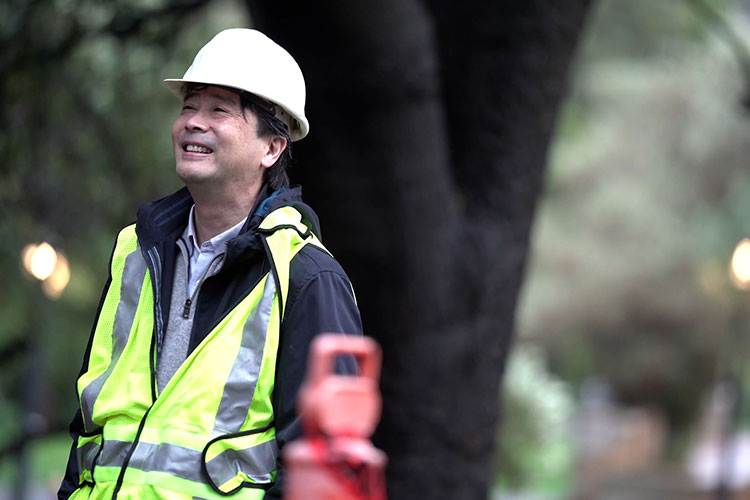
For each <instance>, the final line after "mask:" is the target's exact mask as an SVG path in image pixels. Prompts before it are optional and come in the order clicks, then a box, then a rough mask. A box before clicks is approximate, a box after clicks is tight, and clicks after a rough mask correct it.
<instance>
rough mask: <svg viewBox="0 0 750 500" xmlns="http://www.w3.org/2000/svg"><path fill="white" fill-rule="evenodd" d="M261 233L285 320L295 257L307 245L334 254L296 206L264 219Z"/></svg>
mask: <svg viewBox="0 0 750 500" xmlns="http://www.w3.org/2000/svg"><path fill="white" fill-rule="evenodd" d="M258 230H259V232H260V233H261V234H262V235H263V237H264V238H263V239H264V242H265V243H264V245H265V248H266V254H267V256H268V258H269V260H270V261H271V269H272V272H273V277H274V280H276V288H277V290H278V291H279V306H280V307H279V308H280V312H281V320H282V321H283V320H284V311H286V299H287V296H288V292H289V269H290V265H291V262H292V259H293V258H294V256H295V255H297V253H298V252H299V251H300V250H302V248H304V247H305V245H314V246H316V247H318V248H320V249H321V250H323V251H325V252H326V253H328V254H329V255H330V252H329V251H328V250H327V249H326V247H324V246H323V243H321V242H320V240H319V239H318V237H317V236H315V234H314V233H313V232H312V231H311V230H310V228H309V227H307V226H306V225H305V224H303V223H302V214H301V213H300V212H299V211H298V210H297V209H296V208H294V207H290V206H286V207H281V208H278V209H276V210H274V211H273V212H271V213H270V214H268V215H267V216H266V218H265V219H263V221H262V222H261V223H260V226H258Z"/></svg>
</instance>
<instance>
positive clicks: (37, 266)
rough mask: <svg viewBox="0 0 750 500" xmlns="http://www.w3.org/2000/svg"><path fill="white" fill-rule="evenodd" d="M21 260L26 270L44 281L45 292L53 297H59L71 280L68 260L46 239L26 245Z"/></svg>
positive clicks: (43, 288)
mask: <svg viewBox="0 0 750 500" xmlns="http://www.w3.org/2000/svg"><path fill="white" fill-rule="evenodd" d="M21 261H22V262H23V267H24V269H25V270H26V272H27V273H29V274H30V275H31V276H33V277H34V278H36V279H37V280H39V281H41V282H42V290H43V291H44V294H45V295H47V297H49V298H51V299H57V298H58V297H59V296H60V295H61V294H62V292H63V290H65V287H66V286H67V285H68V281H70V267H69V266H68V260H67V259H66V258H65V256H64V255H63V254H62V252H59V251H57V250H55V249H54V247H53V246H52V245H50V244H49V243H47V242H46V241H43V242H42V243H39V244H38V245H37V244H35V243H32V244H29V245H26V247H24V249H23V250H22V251H21Z"/></svg>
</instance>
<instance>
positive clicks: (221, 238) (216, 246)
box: [186, 204, 245, 255]
mask: <svg viewBox="0 0 750 500" xmlns="http://www.w3.org/2000/svg"><path fill="white" fill-rule="evenodd" d="M244 224H245V220H244V219H243V220H241V221H239V222H238V223H237V224H235V225H234V226H232V227H230V228H229V229H227V230H226V231H224V232H223V233H221V234H217V235H216V236H214V237H213V238H211V239H210V240H207V241H204V242H203V245H201V246H199V245H198V236H197V235H196V233H195V204H193V206H192V207H191V208H190V216H189V217H188V225H187V228H186V232H187V235H186V236H187V240H188V241H189V242H190V247H191V248H192V250H193V251H191V252H190V253H191V254H192V255H197V254H196V253H195V252H196V251H197V252H198V253H200V252H210V253H224V249H225V248H226V246H227V242H228V241H229V240H231V239H232V238H234V237H235V236H237V235H238V234H239V232H240V231H241V230H242V226H243V225H244Z"/></svg>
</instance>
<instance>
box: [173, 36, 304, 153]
mask: <svg viewBox="0 0 750 500" xmlns="http://www.w3.org/2000/svg"><path fill="white" fill-rule="evenodd" d="M189 83H198V84H206V85H221V86H225V87H231V88H235V89H238V90H244V91H246V92H249V93H251V94H254V95H256V96H258V97H260V98H262V99H265V100H267V101H270V102H271V103H273V104H275V105H276V106H277V107H278V108H281V109H280V110H279V109H278V108H277V110H276V117H277V118H279V119H281V120H282V121H284V122H285V123H286V124H287V126H288V127H289V132H290V135H291V138H292V141H297V140H299V139H302V138H303V137H305V136H306V135H307V133H308V131H309V130H310V125H309V123H308V121H307V118H306V117H305V96H306V92H305V80H304V77H303V76H302V70H300V67H299V65H298V64H297V62H296V61H295V60H294V58H293V57H292V56H291V55H290V54H289V52H287V51H286V50H284V49H283V48H282V47H281V46H280V45H278V44H277V43H276V42H274V41H273V40H271V39H270V38H268V37H267V36H266V35H264V34H263V33H261V32H260V31H257V30H252V29H246V28H231V29H227V30H224V31H221V32H219V33H218V34H217V35H216V36H214V37H213V38H212V39H211V40H210V41H209V42H208V43H207V44H206V45H204V46H203V47H202V48H201V49H200V51H198V54H196V56H195V59H194V60H193V63H192V64H191V65H190V67H189V68H188V69H187V71H186V72H185V75H184V76H183V77H182V78H171V79H166V80H164V85H165V86H166V87H167V88H168V89H169V90H171V91H172V93H173V94H175V95H176V96H177V97H179V98H180V99H184V97H185V91H186V87H187V84H189ZM280 111H283V112H280Z"/></svg>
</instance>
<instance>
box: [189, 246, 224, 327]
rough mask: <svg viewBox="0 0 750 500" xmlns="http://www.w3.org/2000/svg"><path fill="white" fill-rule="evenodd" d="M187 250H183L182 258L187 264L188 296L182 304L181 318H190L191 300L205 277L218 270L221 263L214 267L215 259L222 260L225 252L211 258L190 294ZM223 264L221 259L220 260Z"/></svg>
mask: <svg viewBox="0 0 750 500" xmlns="http://www.w3.org/2000/svg"><path fill="white" fill-rule="evenodd" d="M186 254H187V252H183V260H185V261H186V266H187V281H188V286H187V294H188V296H187V297H186V298H185V304H183V306H182V319H190V309H191V307H192V306H193V301H194V300H195V297H196V295H198V292H199V291H200V289H201V287H202V286H203V283H204V282H205V281H206V278H210V277H211V276H213V275H214V274H216V273H217V272H218V270H219V269H220V268H221V264H220V265H219V267H218V268H216V267H215V265H216V262H217V261H222V259H223V258H224V255H225V254H223V253H222V254H219V255H217V256H216V257H214V258H213V259H211V262H209V263H208V266H206V268H205V269H204V270H203V276H201V277H200V280H198V284H197V286H196V287H195V290H193V293H192V295H191V294H190V273H191V269H190V267H191V266H190V256H188V255H186ZM222 264H223V261H222Z"/></svg>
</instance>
